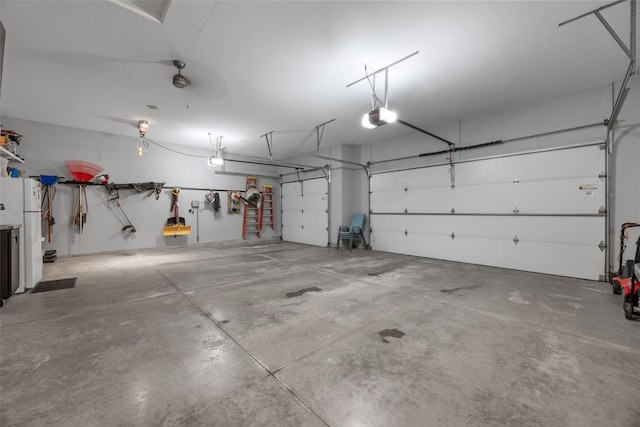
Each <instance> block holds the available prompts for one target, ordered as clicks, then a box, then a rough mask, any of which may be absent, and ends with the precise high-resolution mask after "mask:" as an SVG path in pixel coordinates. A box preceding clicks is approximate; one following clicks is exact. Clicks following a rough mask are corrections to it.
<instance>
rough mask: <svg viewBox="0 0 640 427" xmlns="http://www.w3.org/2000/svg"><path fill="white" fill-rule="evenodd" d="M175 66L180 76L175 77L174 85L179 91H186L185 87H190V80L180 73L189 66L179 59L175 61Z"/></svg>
mask: <svg viewBox="0 0 640 427" xmlns="http://www.w3.org/2000/svg"><path fill="white" fill-rule="evenodd" d="M173 65H174V66H175V67H176V68H177V69H178V74H176V75H174V76H173V85H174V86H175V87H177V88H178V89H184V88H185V87H187V86H189V80H188V79H187V78H186V77H185V76H183V75H182V74H181V73H180V71H181V70H182V69H184V67H186V66H187V64H185V63H184V62H182V61H180V60H179V59H174V60H173Z"/></svg>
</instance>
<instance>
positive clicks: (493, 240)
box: [371, 215, 604, 280]
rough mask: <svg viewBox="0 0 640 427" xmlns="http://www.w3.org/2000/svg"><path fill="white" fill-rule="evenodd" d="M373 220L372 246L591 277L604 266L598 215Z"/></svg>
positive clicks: (389, 217) (382, 217)
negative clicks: (550, 217) (576, 216)
mask: <svg viewBox="0 0 640 427" xmlns="http://www.w3.org/2000/svg"><path fill="white" fill-rule="evenodd" d="M372 222H373V224H374V226H373V227H374V228H373V231H372V233H371V244H372V246H373V248H374V249H376V250H381V251H387V252H394V253H402V254H407V255H417V256H425V257H429V258H436V259H446V260H451V261H461V262H469V263H472V264H482V265H490V266H495V267H502V268H510V269H517V270H526V271H533V272H539V273H549V274H558V275H563V276H567V275H568V276H571V277H580V278H585V279H591V280H598V279H599V275H600V274H602V271H603V268H604V255H603V252H602V251H601V250H600V248H599V247H598V245H599V243H600V242H601V236H602V235H603V233H604V222H603V221H602V219H601V218H599V217H582V218H572V217H557V218H552V219H549V218H537V217H528V218H524V217H473V218H471V219H469V217H466V216H418V215H376V216H374V218H373V220H372ZM405 232H406V234H405ZM452 233H453V238H452V237H451V234H452ZM515 237H517V243H516V242H514V238H515ZM569 255H570V256H569ZM588 260H591V262H589V261H588ZM587 264H588V266H587Z"/></svg>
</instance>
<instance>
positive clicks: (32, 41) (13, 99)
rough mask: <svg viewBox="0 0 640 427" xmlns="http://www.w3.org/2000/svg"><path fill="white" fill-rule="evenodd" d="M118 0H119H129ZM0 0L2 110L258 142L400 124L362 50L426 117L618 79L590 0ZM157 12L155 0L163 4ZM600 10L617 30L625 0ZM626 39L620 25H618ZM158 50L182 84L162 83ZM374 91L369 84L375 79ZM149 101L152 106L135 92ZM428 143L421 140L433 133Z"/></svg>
mask: <svg viewBox="0 0 640 427" xmlns="http://www.w3.org/2000/svg"><path fill="white" fill-rule="evenodd" d="M130 3H131V2H130ZM139 3H140V4H142V5H143V7H144V4H145V3H146V4H147V6H151V7H149V8H147V10H150V11H151V13H152V14H156V16H158V17H160V20H161V21H162V23H160V22H159V21H156V20H154V19H150V18H149V17H148V15H147V16H145V15H144V14H143V13H134V12H132V10H131V9H132V8H131V7H129V8H125V7H121V6H120V5H118V4H117V3H116V2H110V1H53V0H50V1H23V0H20V1H5V0H2V1H0V17H1V20H2V23H3V24H4V26H5V28H6V30H7V38H6V45H5V58H4V73H3V82H2V92H1V94H2V114H3V115H5V116H9V117H16V118H22V119H29V120H35V121H41V122H46V123H53V124H59V125H64V126H72V127H78V128H85V129H91V130H95V131H100V132H108V133H114V134H120V135H129V136H131V137H136V136H137V130H136V128H135V126H136V123H137V121H138V120H140V119H146V120H148V121H149V124H150V128H149V131H148V133H147V136H148V137H149V138H150V139H152V140H154V141H158V142H169V143H178V144H184V145H188V146H199V147H203V148H205V147H208V148H212V147H211V146H210V145H209V137H208V133H211V134H212V136H213V137H214V138H215V137H217V136H223V137H224V141H223V143H224V145H226V146H227V147H228V149H229V151H230V152H235V153H244V154H250V155H253V156H262V157H266V156H267V155H268V153H267V147H266V143H265V140H264V138H261V137H260V136H261V135H262V134H264V133H266V132H269V131H275V133H274V134H273V157H274V158H275V159H282V158H286V157H289V156H291V155H292V154H294V153H296V152H301V151H314V150H315V146H316V134H315V132H314V127H315V126H316V125H319V124H320V123H322V122H325V121H328V120H331V119H336V120H335V122H333V123H331V124H329V125H327V126H326V129H325V132H324V136H323V139H322V146H323V147H324V146H328V145H335V144H351V143H354V144H360V143H363V142H367V141H375V140H379V139H383V138H387V137H390V136H393V135H398V134H403V133H409V132H415V131H413V130H411V129H409V128H407V127H404V126H402V125H400V124H393V125H387V126H384V127H380V128H378V129H375V130H366V129H364V128H362V127H361V126H360V124H359V122H360V118H361V117H362V115H363V113H365V112H366V111H368V110H369V109H370V107H371V90H370V88H369V85H368V83H367V82H366V81H363V82H360V83H358V84H356V85H354V86H352V87H349V88H347V87H346V85H347V84H348V83H351V82H352V81H354V80H357V79H359V78H361V77H363V76H364V65H365V64H366V65H367V66H368V67H369V70H375V69H378V68H380V67H383V66H385V65H387V64H389V63H391V62H394V61H396V60H397V59H400V58H402V57H404V56H406V55H408V54H410V53H412V52H414V51H419V52H420V53H419V54H418V55H416V56H414V57H412V58H410V59H408V60H406V61H404V62H401V63H400V64H398V65H396V66H394V67H392V68H391V69H390V71H389V86H388V89H389V108H390V109H393V110H395V111H397V112H398V115H399V117H400V118H402V119H403V120H405V121H407V122H409V123H411V124H414V125H416V126H419V127H421V128H423V129H427V130H433V129H434V128H437V127H438V126H442V125H443V124H446V123H449V122H452V121H455V120H464V119H469V118H473V117H477V116H482V115H486V114H490V113H492V112H497V111H503V110H506V109H509V108H514V107H518V106H521V105H526V104H531V103H534V102H537V101H541V100H544V99H549V98H553V97H556V96H559V95H562V94H567V93H572V92H577V91H581V90H585V89H590V88H594V87H598V86H601V85H604V84H607V83H610V82H611V81H614V80H620V79H621V78H622V77H623V75H624V72H625V70H626V67H627V65H628V59H627V57H626V56H625V55H624V53H623V52H622V50H621V49H620V48H619V47H618V45H617V44H616V43H615V41H614V40H613V38H612V37H611V36H610V35H609V34H608V33H607V31H606V30H605V28H604V27H603V26H602V25H601V24H600V22H598V20H597V19H596V18H595V17H594V16H590V17H588V18H585V19H582V20H579V21H576V22H573V23H571V24H569V25H565V26H563V27H558V23H560V22H561V21H564V20H567V19H570V18H573V17H574V16H577V15H579V14H581V13H584V12H588V11H590V10H592V9H594V8H597V7H599V6H601V5H604V4H607V3H608V2H603V1H566V2H565V1H531V2H523V1H500V2H486V1H471V2H453V1H447V2H445V1H441V2H437V1H428V2H415V1H412V2H397V1H385V2H382V1H380V2H375V1H362V2H360V1H355V2H338V1H319V2H311V1H298V2H292V1H286V2H272V1H257V2H246V1H223V2H211V1H184V0H172V1H169V2H166V3H167V4H166V6H167V7H166V8H163V6H164V2H158V3H160V5H158V4H155V5H154V4H153V2H149V1H142V2H139ZM163 14H164V16H162V15H163ZM603 15H604V16H605V17H606V18H607V20H608V21H609V22H610V23H611V24H612V25H613V26H614V28H615V29H616V31H617V32H618V34H620V36H621V37H622V38H623V39H624V40H625V41H627V39H628V34H629V20H630V19H629V2H628V1H627V2H625V3H622V4H620V5H617V6H614V7H611V8H608V9H606V10H604V11H603ZM627 43H628V41H627ZM172 59H181V60H183V61H185V62H186V64H187V65H186V68H185V69H184V70H183V75H184V76H185V77H187V78H188V79H189V80H190V81H191V82H192V85H191V86H190V87H188V88H187V89H182V90H181V89H177V88H175V87H173V86H172V84H171V79H172V76H173V75H174V74H175V73H176V69H175V68H174V67H173V66H172V65H171V60H172ZM377 83H378V89H379V95H380V96H381V95H382V93H381V92H383V91H382V90H381V89H383V88H384V84H383V79H382V76H380V77H379V78H378V80H377ZM147 104H153V105H156V106H158V107H159V109H158V110H149V109H147V108H146V107H145V106H146V105H147ZM440 148H442V147H440V146H434V149H440Z"/></svg>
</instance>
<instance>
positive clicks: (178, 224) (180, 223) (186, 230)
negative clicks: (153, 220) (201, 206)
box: [162, 188, 191, 237]
mask: <svg viewBox="0 0 640 427" xmlns="http://www.w3.org/2000/svg"><path fill="white" fill-rule="evenodd" d="M179 194H180V189H179V188H174V189H173V190H171V195H172V196H173V205H172V209H173V216H172V217H171V218H167V225H166V226H165V227H164V229H163V230H162V235H163V236H174V237H175V236H182V235H185V234H191V226H190V225H186V222H185V220H184V217H181V216H179V214H178V195H179Z"/></svg>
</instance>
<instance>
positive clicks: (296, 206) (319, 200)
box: [281, 178, 329, 246]
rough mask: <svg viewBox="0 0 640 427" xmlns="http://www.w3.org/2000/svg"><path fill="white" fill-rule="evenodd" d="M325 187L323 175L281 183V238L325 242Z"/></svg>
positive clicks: (326, 201) (326, 212)
mask: <svg viewBox="0 0 640 427" xmlns="http://www.w3.org/2000/svg"><path fill="white" fill-rule="evenodd" d="M328 188H329V185H328V182H327V180H326V179H325V178H316V179H309V180H305V181H295V182H287V183H284V184H282V193H281V194H282V240H284V241H286V242H296V243H304V244H307V245H315V246H327V245H328V244H329V238H328V231H327V230H328V227H329V213H328V206H329V204H328V203H329V201H328Z"/></svg>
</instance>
